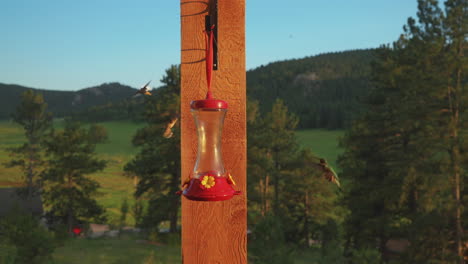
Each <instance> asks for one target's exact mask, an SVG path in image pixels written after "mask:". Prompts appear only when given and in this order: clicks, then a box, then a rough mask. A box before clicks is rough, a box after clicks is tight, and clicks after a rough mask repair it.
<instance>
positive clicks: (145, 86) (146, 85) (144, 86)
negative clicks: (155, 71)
mask: <svg viewBox="0 0 468 264" xmlns="http://www.w3.org/2000/svg"><path fill="white" fill-rule="evenodd" d="M150 82H151V80H150V81H149V82H147V83H146V84H145V85H143V86H142V87H141V88H147V87H148V85H149V84H150Z"/></svg>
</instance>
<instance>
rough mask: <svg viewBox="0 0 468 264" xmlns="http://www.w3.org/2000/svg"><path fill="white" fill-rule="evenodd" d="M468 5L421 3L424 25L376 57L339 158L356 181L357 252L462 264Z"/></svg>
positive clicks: (353, 228) (351, 238)
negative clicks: (404, 243)
mask: <svg viewBox="0 0 468 264" xmlns="http://www.w3.org/2000/svg"><path fill="white" fill-rule="evenodd" d="M467 5H468V3H467V2H466V1H447V2H446V5H445V7H446V10H445V12H443V11H442V10H441V9H440V8H439V5H438V3H437V1H433V0H420V1H418V21H416V20H414V19H412V18H410V19H409V20H408V24H407V25H406V26H405V28H404V29H405V32H404V34H403V35H402V36H401V37H400V39H399V40H398V41H396V42H395V43H394V45H393V46H392V47H382V48H381V49H380V50H379V51H378V53H377V54H378V55H377V57H378V61H377V62H376V64H375V65H374V70H373V78H374V81H375V86H376V87H375V89H373V90H372V91H371V93H370V95H369V97H368V99H367V102H366V103H367V108H368V111H367V112H366V113H365V114H364V115H362V116H361V117H360V118H359V119H358V120H356V122H355V123H354V124H353V126H352V127H351V129H349V131H348V132H347V135H346V137H345V139H344V141H343V145H344V146H345V148H346V151H345V154H344V155H343V156H342V157H341V161H340V164H341V167H342V169H343V172H342V175H344V176H345V177H346V178H348V179H350V180H351V184H350V186H349V189H348V190H347V191H346V199H345V201H346V203H347V205H348V207H349V209H350V211H351V215H350V217H349V218H348V220H347V223H346V232H347V239H348V241H347V243H348V245H349V247H350V248H354V250H349V251H350V252H351V255H353V254H354V256H353V257H352V258H355V257H358V255H357V254H358V253H359V252H367V251H369V250H370V251H372V250H378V252H379V253H380V254H381V256H382V259H383V260H389V259H391V258H396V259H395V260H398V261H401V262H402V263H464V262H463V260H462V256H463V247H464V245H463V244H464V239H463V228H464V227H465V226H466V223H465V222H464V221H463V217H462V208H463V207H464V203H465V199H466V197H464V194H465V193H464V192H463V189H464V188H463V186H464V184H465V183H464V181H465V178H466V174H465V173H464V170H463V168H466V160H467V158H468V156H467V154H468V153H466V152H465V151H464V149H466V143H465V142H467V141H466V140H467V136H468V127H467V126H466V124H464V123H463V122H462V120H466V118H467V111H466V105H465V102H466V101H465V100H464V99H465V98H468V97H467V95H468V93H467V90H466V88H467V87H466V85H467V80H468V78H467V66H468V63H467V60H466V59H465V58H464V57H463V55H462V52H461V50H463V49H464V50H466V49H467V39H466V36H467V34H468V30H467V28H468V27H467V26H466V24H467V23H468V20H467V19H468V17H467V13H466V10H467V7H468V6H467ZM455 10H457V11H455ZM461 10H464V11H461ZM463 12H464V13H463ZM453 21H458V22H457V23H458V24H457V23H455V24H456V25H455V26H454V25H453ZM461 21H462V22H461ZM455 31H457V32H458V33H457V34H453V32H455ZM461 32H463V33H461ZM460 34H461V35H463V36H464V37H460ZM457 36H458V37H457ZM395 238H402V239H406V240H408V241H409V243H410V246H409V248H408V249H407V250H406V252H405V253H404V254H400V255H399V256H398V255H397V256H392V255H391V254H390V252H388V249H387V247H386V243H387V242H388V241H389V240H391V239H395ZM364 255H365V254H364ZM457 255H458V256H457Z"/></svg>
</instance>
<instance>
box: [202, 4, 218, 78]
mask: <svg viewBox="0 0 468 264" xmlns="http://www.w3.org/2000/svg"><path fill="white" fill-rule="evenodd" d="M213 25H214V28H213V29H212V26H213ZM205 30H206V32H210V31H211V30H213V31H214V32H213V37H214V41H213V70H218V0H210V1H209V7H208V15H207V16H205Z"/></svg>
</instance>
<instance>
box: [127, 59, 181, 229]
mask: <svg viewBox="0 0 468 264" xmlns="http://www.w3.org/2000/svg"><path fill="white" fill-rule="evenodd" d="M161 82H162V83H164V86H162V87H160V88H158V89H157V90H156V91H155V92H153V96H148V97H146V102H145V105H146V106H145V107H146V110H145V120H146V122H147V123H148V125H147V126H146V127H144V128H142V129H140V130H138V132H137V133H136V135H135V136H134V138H133V144H134V145H135V146H137V147H140V148H141V151H140V152H139V153H138V154H137V155H136V157H135V158H134V159H133V160H131V161H130V162H129V163H128V164H127V165H126V166H125V171H127V172H130V173H132V174H134V175H137V176H138V178H139V182H138V185H137V190H136V192H135V196H136V197H137V198H139V197H143V196H146V197H147V198H148V199H149V203H148V207H147V210H146V215H145V219H144V223H143V224H144V225H146V226H148V227H156V228H157V226H158V225H159V223H161V222H162V221H169V222H170V232H177V221H178V213H179V208H180V198H179V197H178V196H177V195H175V193H176V192H177V191H178V190H179V189H180V126H179V125H178V123H176V122H177V119H178V118H179V113H180V68H179V67H178V66H171V67H170V68H169V69H167V70H166V75H165V76H164V77H163V78H162V80H161Z"/></svg>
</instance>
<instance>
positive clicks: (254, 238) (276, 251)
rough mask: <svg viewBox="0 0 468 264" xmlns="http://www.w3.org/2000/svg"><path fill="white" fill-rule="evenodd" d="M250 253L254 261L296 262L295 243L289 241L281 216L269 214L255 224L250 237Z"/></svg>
mask: <svg viewBox="0 0 468 264" xmlns="http://www.w3.org/2000/svg"><path fill="white" fill-rule="evenodd" d="M249 253H250V256H249V259H250V261H251V262H252V263H259V264H262V263H264V264H289V263H294V260H293V258H292V254H293V253H294V248H293V244H290V243H287V241H286V238H285V233H284V224H283V223H282V222H281V220H280V218H279V217H277V216H274V215H271V214H268V215H266V216H265V217H263V218H262V219H261V220H260V221H259V222H258V223H257V224H256V225H255V228H254V229H253V230H252V235H251V237H250V238H249Z"/></svg>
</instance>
